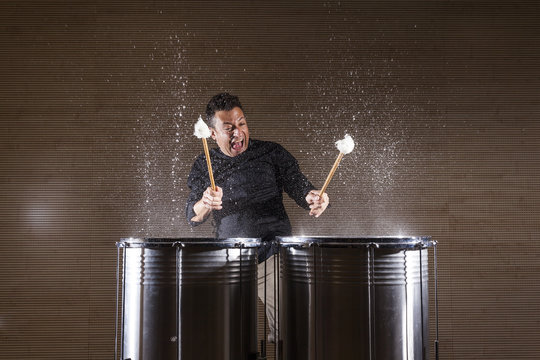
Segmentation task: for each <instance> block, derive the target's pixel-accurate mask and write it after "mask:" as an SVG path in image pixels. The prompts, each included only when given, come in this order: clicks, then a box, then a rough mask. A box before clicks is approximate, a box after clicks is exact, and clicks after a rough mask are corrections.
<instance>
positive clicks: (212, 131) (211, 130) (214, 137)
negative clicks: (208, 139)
mask: <svg viewBox="0 0 540 360" xmlns="http://www.w3.org/2000/svg"><path fill="white" fill-rule="evenodd" d="M210 132H211V135H210V136H212V139H214V141H215V140H216V129H214V128H210Z"/></svg>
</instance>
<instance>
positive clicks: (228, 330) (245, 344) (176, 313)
mask: <svg viewBox="0 0 540 360" xmlns="http://www.w3.org/2000/svg"><path fill="white" fill-rule="evenodd" d="M259 245H260V240H259V239H243V238H242V239H240V238H239V239H224V240H215V239H123V240H122V241H121V242H118V243H117V247H118V249H119V252H118V257H119V259H118V264H119V266H120V262H122V267H123V278H122V299H121V304H122V310H121V320H120V321H121V324H120V328H121V350H120V359H121V360H128V359H130V360H154V359H163V360H169V359H171V360H172V359H174V360H177V359H179V360H195V359H197V360H198V359H224V360H229V359H230V360H233V359H234V360H238V359H252V358H255V357H256V353H257V339H256V326H257V324H256V322H257V318H256V305H257V250H258V247H259ZM121 248H122V249H123V250H124V251H123V256H122V260H120V249H121ZM118 273H119V270H118ZM118 277H119V275H118ZM119 283H120V280H118V284H119ZM117 288H118V289H119V285H118V287H117ZM117 303H119V301H118V299H117ZM118 313H119V311H118V310H117V316H118ZM117 324H118V320H117ZM117 336H118V330H117ZM116 358H118V357H116Z"/></svg>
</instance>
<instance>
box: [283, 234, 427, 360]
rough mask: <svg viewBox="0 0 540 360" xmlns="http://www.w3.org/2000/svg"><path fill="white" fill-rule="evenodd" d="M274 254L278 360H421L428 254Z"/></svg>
mask: <svg viewBox="0 0 540 360" xmlns="http://www.w3.org/2000/svg"><path fill="white" fill-rule="evenodd" d="M370 244H372V243H368V242H364V243H361V242H360V243H356V244H351V246H340V247H332V246H329V247H325V246H324V243H321V242H319V243H314V244H311V245H309V247H304V246H299V247H284V246H281V247H280V271H281V277H280V280H281V281H280V292H281V303H280V309H281V312H280V323H281V327H280V332H281V334H280V338H281V339H282V341H283V358H284V359H288V360H291V359H295V360H302V359H306V360H321V359H361V360H364V359H370V360H371V359H378V360H379V359H383V360H385V359H388V360H390V359H392V360H395V359H427V358H428V351H427V349H428V344H429V341H428V256H427V255H428V254H427V249H426V248H422V247H420V248H418V247H410V246H407V247H403V248H401V247H399V246H392V247H389V246H386V247H381V248H378V247H377V246H375V245H373V244H372V245H370Z"/></svg>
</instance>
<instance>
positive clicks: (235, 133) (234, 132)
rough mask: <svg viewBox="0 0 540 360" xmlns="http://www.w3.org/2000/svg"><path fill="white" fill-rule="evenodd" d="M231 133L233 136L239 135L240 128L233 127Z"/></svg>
mask: <svg viewBox="0 0 540 360" xmlns="http://www.w3.org/2000/svg"><path fill="white" fill-rule="evenodd" d="M233 135H234V136H238V135H240V130H238V128H234V129H233Z"/></svg>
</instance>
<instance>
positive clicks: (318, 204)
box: [306, 190, 330, 218]
mask: <svg viewBox="0 0 540 360" xmlns="http://www.w3.org/2000/svg"><path fill="white" fill-rule="evenodd" d="M319 194H320V191H319V190H311V191H310V192H309V193H308V194H307V195H306V201H307V203H308V204H309V208H310V209H311V210H310V211H309V215H311V216H315V217H316V218H318V217H319V216H321V214H322V213H323V212H324V210H326V208H327V207H328V204H329V203H330V199H329V198H328V194H326V193H324V194H323V195H322V197H321V196H319Z"/></svg>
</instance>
